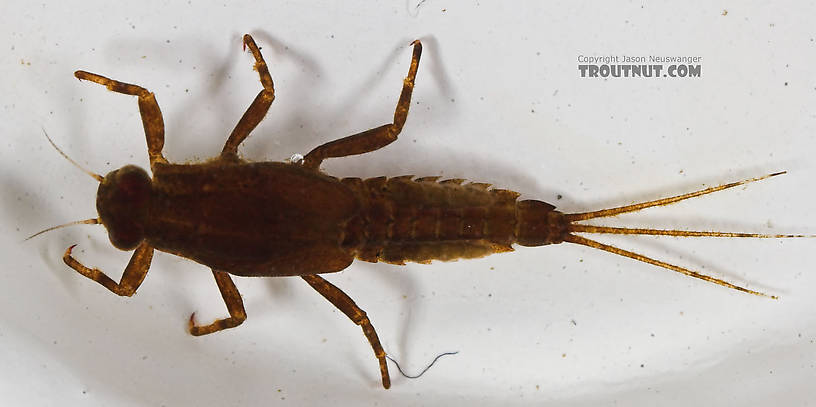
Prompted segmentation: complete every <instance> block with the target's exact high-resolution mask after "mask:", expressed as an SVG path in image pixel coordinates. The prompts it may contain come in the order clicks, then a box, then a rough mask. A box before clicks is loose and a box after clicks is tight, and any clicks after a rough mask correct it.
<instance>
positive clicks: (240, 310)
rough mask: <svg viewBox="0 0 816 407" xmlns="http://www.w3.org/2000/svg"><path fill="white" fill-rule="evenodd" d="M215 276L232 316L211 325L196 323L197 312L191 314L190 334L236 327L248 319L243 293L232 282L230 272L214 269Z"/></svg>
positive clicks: (195, 334) (209, 332) (197, 334)
mask: <svg viewBox="0 0 816 407" xmlns="http://www.w3.org/2000/svg"><path fill="white" fill-rule="evenodd" d="M212 272H213V277H215V283H216V284H218V290H219V291H221V298H223V299H224V303H225V304H226V305H227V311H229V314H230V316H229V317H227V318H221V319H217V320H215V322H213V323H211V324H209V325H196V323H195V312H193V314H192V315H190V322H189V323H188V328H189V330H190V334H192V335H194V336H201V335H206V334H211V333H214V332H218V331H222V330H224V329H229V328H235V327H236V326H238V325H241V323H242V322H244V321H245V320H246V310H244V301H243V300H242V299H241V293H239V292H238V289H237V288H235V283H233V282H232V279H231V278H230V276H229V274H228V273H227V272H224V271H218V270H213V271H212Z"/></svg>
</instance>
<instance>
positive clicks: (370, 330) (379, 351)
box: [301, 274, 391, 389]
mask: <svg viewBox="0 0 816 407" xmlns="http://www.w3.org/2000/svg"><path fill="white" fill-rule="evenodd" d="M301 277H302V278H303V279H304V280H306V282H307V283H309V285H310V286H312V288H314V289H315V290H317V292H318V293H320V295H322V296H323V297H325V298H326V299H327V300H329V302H331V303H332V304H334V306H335V307H337V309H339V310H340V311H342V312H343V313H344V314H346V316H348V317H349V318H350V319H351V320H352V321H353V322H354V323H355V324H357V325H360V327H362V328H363V333H364V334H365V336H366V338H368V342H370V343H371V348H372V349H374V355H376V356H377V359H378V360H379V361H380V374H381V375H382V384H383V387H385V388H386V389H387V388H389V387H391V377H390V376H389V375H388V365H386V363H385V350H383V347H382V345H380V338H378V337H377V331H375V330H374V326H372V325H371V321H369V319H368V316H366V313H365V311H363V310H362V309H360V307H358V306H357V304H355V303H354V300H352V299H351V297H349V296H348V295H346V293H344V292H343V291H341V290H340V289H339V288H337V287H335V286H334V285H333V284H332V283H330V282H328V281H326V280H324V279H323V278H322V277H320V276H318V275H316V274H312V275H305V276H301Z"/></svg>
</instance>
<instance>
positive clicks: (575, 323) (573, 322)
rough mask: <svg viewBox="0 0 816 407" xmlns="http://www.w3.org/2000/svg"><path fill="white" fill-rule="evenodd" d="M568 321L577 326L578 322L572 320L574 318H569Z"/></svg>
mask: <svg viewBox="0 0 816 407" xmlns="http://www.w3.org/2000/svg"><path fill="white" fill-rule="evenodd" d="M570 322H572V324H573V325H575V326H578V323H577V322H575V320H574V319H571V320H570Z"/></svg>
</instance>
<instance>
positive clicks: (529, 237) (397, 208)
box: [341, 176, 563, 264]
mask: <svg viewBox="0 0 816 407" xmlns="http://www.w3.org/2000/svg"><path fill="white" fill-rule="evenodd" d="M437 178H438V177H427V178H418V179H412V177H411V176H405V177H395V178H390V179H389V178H385V177H379V178H369V179H366V180H361V179H359V178H346V179H343V180H341V182H342V183H343V184H345V185H347V186H348V187H350V188H351V189H352V190H354V191H355V192H356V194H357V196H358V200H359V201H360V202H361V206H362V208H361V212H360V215H359V216H357V217H355V218H354V219H352V220H351V221H350V222H349V224H348V226H347V231H346V237H345V239H344V246H345V247H347V248H348V250H349V251H350V252H351V253H352V254H353V255H354V256H355V257H357V258H359V259H361V260H365V261H370V262H377V261H383V262H387V263H393V264H404V263H405V262H406V261H413V262H418V263H427V262H430V261H431V260H443V261H450V260H456V259H460V258H477V257H483V256H486V255H489V254H492V253H500V252H506V251H512V250H513V248H512V246H511V245H512V244H513V243H518V244H522V245H526V246H538V245H543V244H549V243H556V242H559V241H560V240H559V239H560V236H561V234H562V233H563V231H562V230H560V229H561V226H560V224H561V223H562V222H561V220H560V219H561V213H560V212H557V211H554V210H553V209H554V207H553V206H552V205H549V204H547V203H544V202H541V201H532V200H529V201H517V198H518V196H519V194H518V193H517V192H513V191H509V190H503V189H488V187H489V185H487V184H477V183H470V184H462V181H461V180H448V181H442V182H436V179H437Z"/></svg>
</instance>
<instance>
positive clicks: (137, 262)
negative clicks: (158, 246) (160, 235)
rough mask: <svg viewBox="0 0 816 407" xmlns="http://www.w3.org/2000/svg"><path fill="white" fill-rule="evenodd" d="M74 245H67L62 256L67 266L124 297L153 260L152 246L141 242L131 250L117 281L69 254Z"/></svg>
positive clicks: (130, 292) (144, 274) (134, 291)
mask: <svg viewBox="0 0 816 407" xmlns="http://www.w3.org/2000/svg"><path fill="white" fill-rule="evenodd" d="M74 247H76V245H73V246H71V247H69V248H68V250H66V251H65V254H64V255H63V256H62V260H63V261H64V262H65V264H67V265H68V267H71V268H72V269H74V270H76V271H77V272H78V273H79V274H82V275H83V276H85V277H88V278H90V279H91V280H93V281H96V282H97V283H99V284H101V285H102V286H103V287H105V288H107V289H108V290H110V291H111V292H112V293H114V294H116V295H121V296H125V297H130V296H132V295H133V294H134V293H136V289H137V288H139V286H140V285H141V284H142V281H144V278H145V276H146V275H147V271H148V270H149V269H150V261H151V260H153V247H152V246H150V245H148V244H147V243H145V242H142V244H140V245H139V247H137V248H136V251H135V252H133V256H131V258H130V262H128V265H127V267H125V272H124V273H122V279H121V280H119V283H117V282H115V281H113V280H112V279H111V278H110V277H108V276H107V275H105V273H103V272H102V271H100V270H99V269H97V268H88V267H85V266H83V265H82V263H80V262H79V261H77V260H76V259H75V258H74V257H73V256H71V251H72V250H73V249H74Z"/></svg>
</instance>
